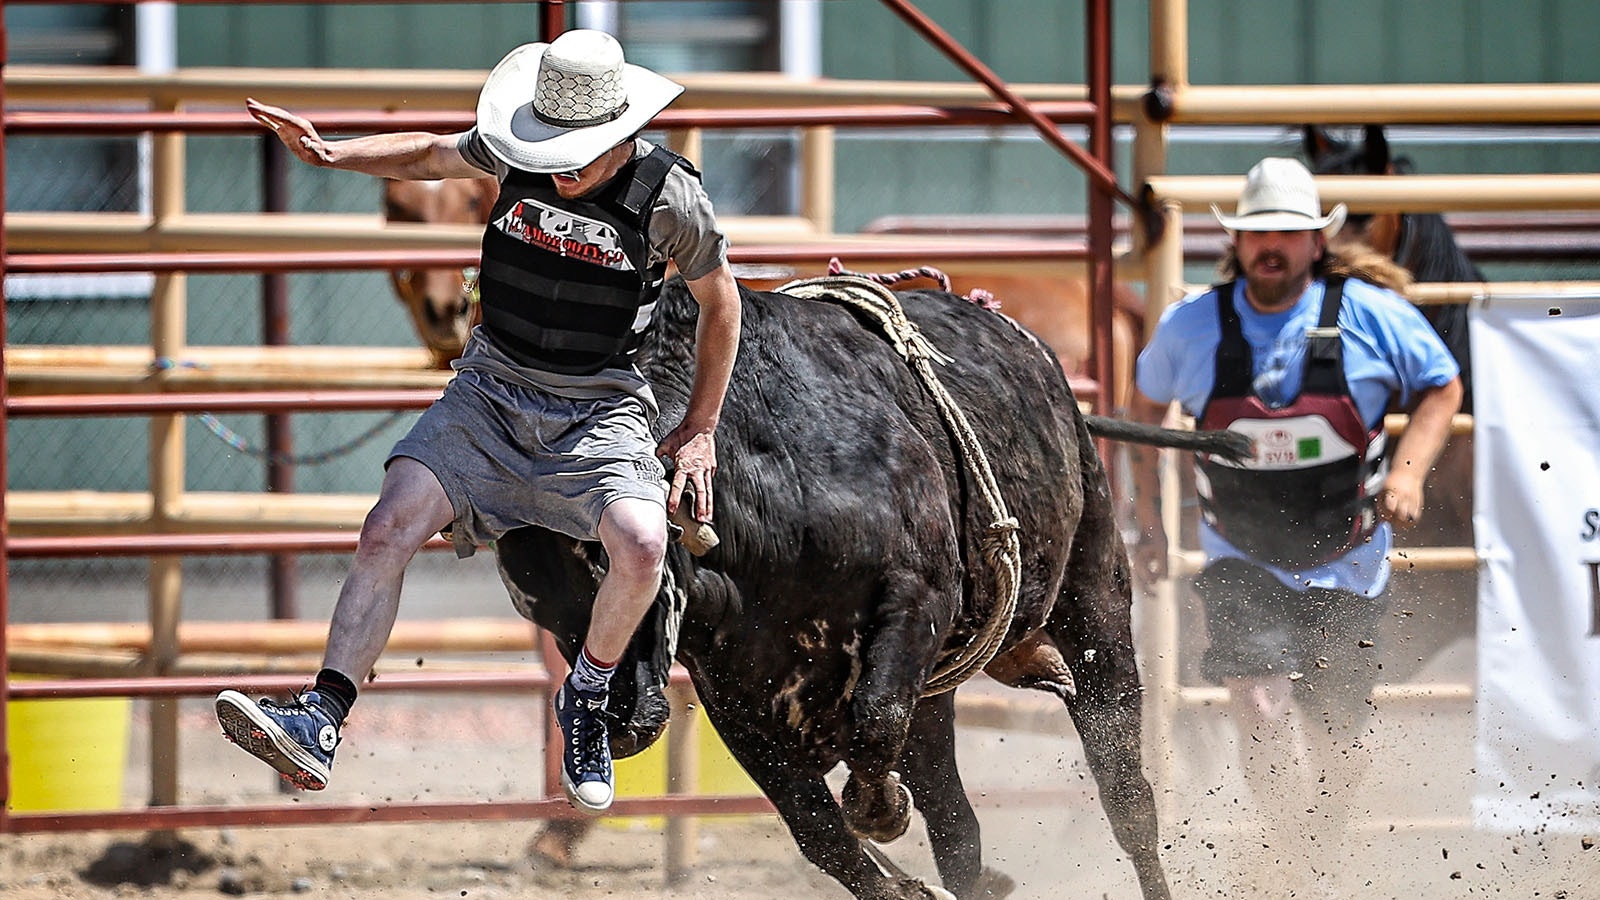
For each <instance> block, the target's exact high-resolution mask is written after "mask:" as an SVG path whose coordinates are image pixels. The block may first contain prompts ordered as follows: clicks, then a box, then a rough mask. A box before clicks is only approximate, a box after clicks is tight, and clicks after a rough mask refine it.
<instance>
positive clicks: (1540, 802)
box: [1472, 297, 1600, 832]
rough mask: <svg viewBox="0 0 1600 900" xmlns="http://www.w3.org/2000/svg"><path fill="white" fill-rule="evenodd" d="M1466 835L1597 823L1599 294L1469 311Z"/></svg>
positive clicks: (1579, 828) (1498, 301) (1492, 304)
mask: <svg viewBox="0 0 1600 900" xmlns="http://www.w3.org/2000/svg"><path fill="white" fill-rule="evenodd" d="M1472 355H1473V371H1474V384H1473V389H1474V392H1475V393H1476V401H1475V405H1476V409H1475V410H1474V413H1475V419H1476V427H1475V431H1474V442H1475V452H1474V461H1475V476H1474V482H1475V483H1474V490H1475V498H1476V499H1475V507H1474V512H1473V524H1474V528H1475V530H1476V532H1477V545H1478V546H1477V549H1478V554H1479V556H1480V558H1481V559H1482V560H1483V561H1484V563H1483V566H1482V567H1481V568H1480V575H1481V577H1480V579H1479V587H1478V745H1477V762H1478V788H1477V796H1476V798H1475V799H1474V803H1473V812H1474V815H1475V818H1476V820H1477V824H1478V826H1479V827H1480V828H1486V829H1493V830H1505V831H1514V830H1523V829H1528V830H1531V829H1535V828H1538V829H1545V830H1550V831H1561V832H1593V831H1595V830H1596V829H1597V828H1600V298H1590V297H1583V298H1572V297H1562V298H1559V299H1552V298H1543V299H1540V298H1509V299H1508V298H1499V297H1497V298H1493V299H1491V300H1488V301H1479V302H1478V303H1475V304H1474V307H1473V311H1472Z"/></svg>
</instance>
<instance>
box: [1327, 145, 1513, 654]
mask: <svg viewBox="0 0 1600 900" xmlns="http://www.w3.org/2000/svg"><path fill="white" fill-rule="evenodd" d="M1304 151H1305V154H1306V157H1307V159H1308V160H1309V161H1310V165H1311V169H1312V171H1314V172H1316V173H1318V174H1321V175H1399V176H1403V175H1404V174H1406V173H1408V172H1410V171H1411V163H1410V161H1409V160H1407V159H1405V158H1404V157H1399V158H1396V157H1393V156H1391V154H1390V151H1389V142H1388V139H1387V138H1386V136H1385V135H1384V133H1383V128H1382V127H1381V126H1377V125H1369V126H1367V127H1366V128H1365V129H1364V133H1363V136H1362V140H1361V141H1359V142H1356V141H1349V142H1346V141H1340V140H1337V139H1335V138H1333V137H1331V136H1329V135H1328V134H1327V133H1325V132H1323V131H1322V130H1321V129H1318V128H1315V127H1312V126H1307V127H1306V129H1305V134H1304ZM1346 231H1347V232H1349V233H1350V235H1349V237H1350V238H1352V239H1357V240H1361V241H1365V242H1366V243H1367V244H1368V245H1370V246H1371V247H1372V248H1373V249H1375V250H1377V251H1378V252H1380V253H1382V254H1384V255H1385V256H1387V257H1389V258H1391V259H1393V260H1394V261H1395V262H1396V263H1398V264H1399V265H1401V266H1403V267H1404V268H1405V269H1407V270H1408V271H1409V272H1410V273H1411V275H1412V277H1413V278H1415V280H1416V281H1419V282H1457V281H1484V280H1485V279H1484V277H1483V273H1482V272H1481V271H1479V270H1478V267H1477V266H1475V265H1473V263H1472V261H1471V260H1469V259H1468V258H1467V255H1466V253H1465V252H1463V251H1462V249H1461V247H1460V245H1458V244H1457V243H1456V240H1455V236H1454V233H1453V232H1452V231H1451V229H1450V226H1449V224H1448V223H1446V222H1445V220H1444V217H1443V216H1440V215H1438V214H1436V213H1429V214H1418V213H1383V214H1379V215H1352V216H1350V219H1349V224H1348V225H1347V226H1346ZM1343 237H1344V236H1343V235H1341V238H1343ZM1423 313H1424V315H1425V316H1427V318H1428V321H1429V322H1431V323H1432V324H1433V327H1434V330H1436V331H1438V332H1439V336H1440V337H1441V338H1443V340H1444V343H1445V346H1446V347H1448V348H1449V350H1450V353H1451V354H1452V355H1453V356H1455V358H1456V361H1457V362H1458V363H1459V364H1460V366H1461V381H1462V386H1463V387H1464V388H1465V389H1466V392H1465V397H1464V398H1463V400H1462V412H1468V413H1470V412H1471V411H1472V358H1471V354H1470V343H1469V340H1468V334H1467V319H1468V316H1467V308H1466V306H1465V305H1462V304H1447V305H1439V306H1429V307H1425V308H1424V309H1423ZM1472 470H1473V465H1472V436H1471V435H1470V434H1467V435H1457V436H1455V437H1452V438H1451V439H1450V442H1449V444H1447V445H1446V446H1445V449H1444V452H1443V453H1442V454H1440V456H1439V461H1438V462H1437V463H1435V464H1434V468H1433V472H1432V473H1431V474H1430V475H1429V478H1428V481H1427V485H1426V491H1427V493H1426V495H1425V496H1426V502H1427V506H1426V508H1425V509H1424V515H1423V518H1422V520H1421V521H1420V522H1419V523H1418V524H1417V527H1416V528H1413V529H1411V530H1409V531H1407V532H1399V533H1397V535H1396V547H1397V549H1398V550H1400V551H1402V552H1403V551H1404V549H1405V548H1407V547H1463V546H1464V547H1471V546H1473V532H1472V477H1473V472H1472ZM1404 567H1405V563H1404V562H1403V561H1401V562H1400V563H1399V565H1398V566H1397V569H1403V568H1404ZM1477 585H1478V578H1477V572H1476V571H1475V570H1457V571H1440V572H1427V573H1402V574H1400V575H1399V576H1398V577H1397V578H1396V579H1395V583H1394V584H1393V585H1392V586H1391V587H1390V596H1391V597H1392V598H1393V606H1394V609H1395V610H1396V611H1397V612H1399V613H1401V615H1399V616H1397V617H1396V618H1395V623H1396V625H1397V626H1398V630H1397V631H1396V632H1395V633H1394V634H1392V635H1391V637H1392V638H1393V639H1394V640H1397V641H1399V645H1398V646H1397V647H1396V648H1395V649H1396V650H1397V651H1398V652H1396V653H1395V654H1394V657H1395V665H1394V666H1393V667H1392V670H1391V674H1392V675H1393V676H1394V677H1396V678H1404V677H1406V676H1407V675H1410V674H1412V673H1413V672H1415V671H1416V670H1417V669H1419V668H1421V667H1422V666H1423V665H1424V664H1425V663H1427V662H1428V660H1429V659H1430V658H1432V657H1433V656H1434V655H1435V654H1437V653H1438V652H1439V651H1440V650H1442V649H1443V648H1444V647H1446V646H1447V645H1449V644H1451V643H1453V642H1455V641H1458V640H1461V639H1463V638H1469V637H1471V636H1472V635H1473V634H1474V633H1475V632H1476V626H1477V619H1476V616H1477V612H1476V610H1477V597H1478V587H1477ZM1406 611H1409V612H1411V613H1413V614H1412V615H1405V612H1406Z"/></svg>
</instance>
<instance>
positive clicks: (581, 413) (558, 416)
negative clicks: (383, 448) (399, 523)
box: [389, 369, 667, 557]
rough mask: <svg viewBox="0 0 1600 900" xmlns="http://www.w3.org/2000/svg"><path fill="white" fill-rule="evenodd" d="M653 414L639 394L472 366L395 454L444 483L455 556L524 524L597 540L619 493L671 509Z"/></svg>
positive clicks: (469, 551)
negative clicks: (576, 388)
mask: <svg viewBox="0 0 1600 900" xmlns="http://www.w3.org/2000/svg"><path fill="white" fill-rule="evenodd" d="M649 419H650V414H649V412H648V411H647V409H646V407H645V404H644V403H643V401H641V400H640V399H639V398H637V397H632V396H628V395H625V394H617V395H613V396H608V397H604V398H601V399H598V400H573V399H570V398H567V397H561V396H558V395H555V394H550V393H546V392H545V391H541V390H537V389H535V388H531V387H523V386H519V385H514V384H509V383H507V382H505V381H503V380H502V379H499V378H495V377H493V376H490V375H486V374H484V373H482V372H478V371H475V370H472V369H467V370H464V371H461V372H458V373H457V374H456V377H455V379H454V380H453V381H451V382H450V384H449V386H448V387H446V388H445V391H444V396H442V397H440V398H439V400H438V402H436V403H434V404H433V405H432V406H430V407H428V409H427V411H426V412H424V413H423V414H422V416H421V417H420V418H419V419H417V423H416V425H414V426H413V427H412V429H411V431H410V433H408V434H407V435H406V436H405V437H404V438H401V439H400V442H399V443H397V444H395V445H394V449H393V450H391V451H390V453H389V459H391V460H393V459H394V458H395V457H399V456H408V457H411V458H412V459H415V460H417V461H418V462H420V463H422V464H423V465H425V466H427V467H428V468H429V469H430V470H431V471H432V472H433V474H434V475H435V476H436V477H437V478H438V479H439V483H440V484H441V485H443V486H444V492H445V494H446V495H447V496H448V497H449V498H450V504H451V505H452V506H453V507H455V511H456V518H455V522H454V523H452V525H451V528H450V538H451V541H452V542H453V543H454V544H455V549H456V555H457V556H462V557H465V556H471V555H472V554H473V553H474V552H476V550H477V548H478V547H482V546H486V545H487V544H488V543H489V542H490V541H492V540H494V539H496V538H498V537H499V536H500V535H502V534H505V533H506V532H507V531H510V530H511V529H513V528H517V527H519V526H522V525H542V526H544V527H546V528H549V529H551V530H553V531H559V532H561V533H562V534H565V535H568V536H570V537H574V538H577V539H579V540H596V539H597V538H598V537H599V534H598V531H599V527H600V514H601V513H602V512H604V511H605V508H606V507H607V506H608V505H610V504H611V503H612V502H614V501H616V500H621V499H623V498H627V497H637V498H639V499H641V500H649V501H651V502H653V503H659V504H661V507H662V511H663V515H664V514H665V510H666V503H667V492H666V480H665V478H666V474H665V470H664V469H663V467H662V465H661V462H660V460H658V459H656V455H655V451H656V440H655V438H654V437H652V436H651V434H650V421H649Z"/></svg>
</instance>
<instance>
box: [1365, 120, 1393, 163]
mask: <svg viewBox="0 0 1600 900" xmlns="http://www.w3.org/2000/svg"><path fill="white" fill-rule="evenodd" d="M1362 140H1363V141H1364V143H1365V144H1366V146H1365V147H1364V148H1362V156H1363V159H1364V162H1365V164H1366V167H1367V172H1368V173H1370V174H1372V175H1388V174H1389V139H1388V138H1387V137H1385V136H1384V133H1383V126H1382V125H1368V126H1367V127H1366V128H1365V129H1363V131H1362Z"/></svg>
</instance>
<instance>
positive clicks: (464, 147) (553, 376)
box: [451, 128, 728, 416]
mask: <svg viewBox="0 0 1600 900" xmlns="http://www.w3.org/2000/svg"><path fill="white" fill-rule="evenodd" d="M456 146H457V149H459V150H460V151H461V155H462V157H464V158H465V159H466V160H467V162H469V163H471V164H472V165H474V166H476V167H478V168H480V169H482V170H483V171H485V172H488V173H490V174H492V175H494V176H495V177H496V178H498V179H500V181H501V182H504V181H505V179H506V175H507V174H508V173H509V172H510V171H511V169H510V167H509V166H507V165H506V164H505V162H504V161H502V160H501V159H500V158H499V157H497V156H495V155H494V154H493V153H491V152H490V150H489V147H488V145H487V144H485V143H484V142H483V138H482V137H480V136H479V134H478V129H477V128H473V129H472V130H470V131H467V132H465V133H463V134H462V135H461V140H460V141H459V142H458V143H457V145H456ZM654 149H655V145H654V144H652V143H650V142H649V141H646V140H644V139H642V138H640V139H636V140H635V141H634V148H633V155H634V158H635V159H637V158H639V157H641V156H646V155H648V154H649V153H650V151H651V150H654ZM649 243H650V263H651V264H652V265H653V264H655V263H658V262H661V261H663V260H671V261H672V262H673V263H675V264H676V265H677V267H678V272H679V273H680V274H682V275H683V277H684V278H687V279H689V280H691V281H692V280H694V279H696V278H701V277H703V276H705V275H708V274H710V273H711V272H712V271H713V270H715V269H716V268H717V267H718V266H720V265H722V264H723V263H724V262H725V261H726V260H727V258H728V238H727V236H726V235H724V234H723V233H722V230H721V229H720V228H718V227H717V217H716V214H715V213H713V212H712V209H711V198H709V197H707V196H706V192H705V188H704V187H702V186H701V184H700V181H699V179H697V178H695V177H694V176H692V175H690V174H689V173H688V172H685V171H684V170H683V169H682V168H680V167H678V166H673V167H672V170H671V171H670V172H668V173H667V181H666V184H664V185H663V186H662V188H661V195H660V196H659V197H658V198H657V199H656V204H655V208H654V210H653V211H652V213H651V218H650V234H649ZM451 365H452V366H453V367H454V368H455V369H457V370H461V369H475V370H478V371H482V372H487V373H489V374H491V375H493V376H494V377H496V378H501V379H504V380H506V381H509V382H511V383H513V384H522V385H527V386H529V387H532V388H536V389H538V390H544V391H549V392H550V393H552V394H558V395H560V396H563V397H572V398H574V399H578V400H593V399H598V398H600V397H607V396H611V395H613V394H617V393H624V394H631V395H633V396H635V397H638V398H640V399H641V400H643V401H644V402H645V403H646V404H647V406H648V407H649V409H650V411H651V414H652V416H653V415H654V414H655V412H656V401H655V396H654V394H653V393H652V392H651V390H650V386H649V384H647V383H646V382H645V380H644V377H643V376H641V375H640V374H639V372H638V370H637V369H634V368H628V369H606V370H604V371H601V372H597V373H595V374H593V375H561V374H557V373H555V372H546V371H543V370H539V369H530V368H528V367H526V366H523V365H519V364H518V363H517V362H515V361H514V360H512V359H511V358H510V357H509V356H507V355H506V354H505V353H503V352H501V351H500V350H499V348H497V347H495V346H494V344H493V343H492V342H490V341H489V340H488V339H487V338H486V337H484V335H483V330H482V328H476V329H473V332H472V337H471V339H470V340H468V341H467V346H466V349H465V350H464V351H463V352H462V354H461V358H460V359H458V360H456V361H455V362H454V363H452V364H451Z"/></svg>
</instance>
